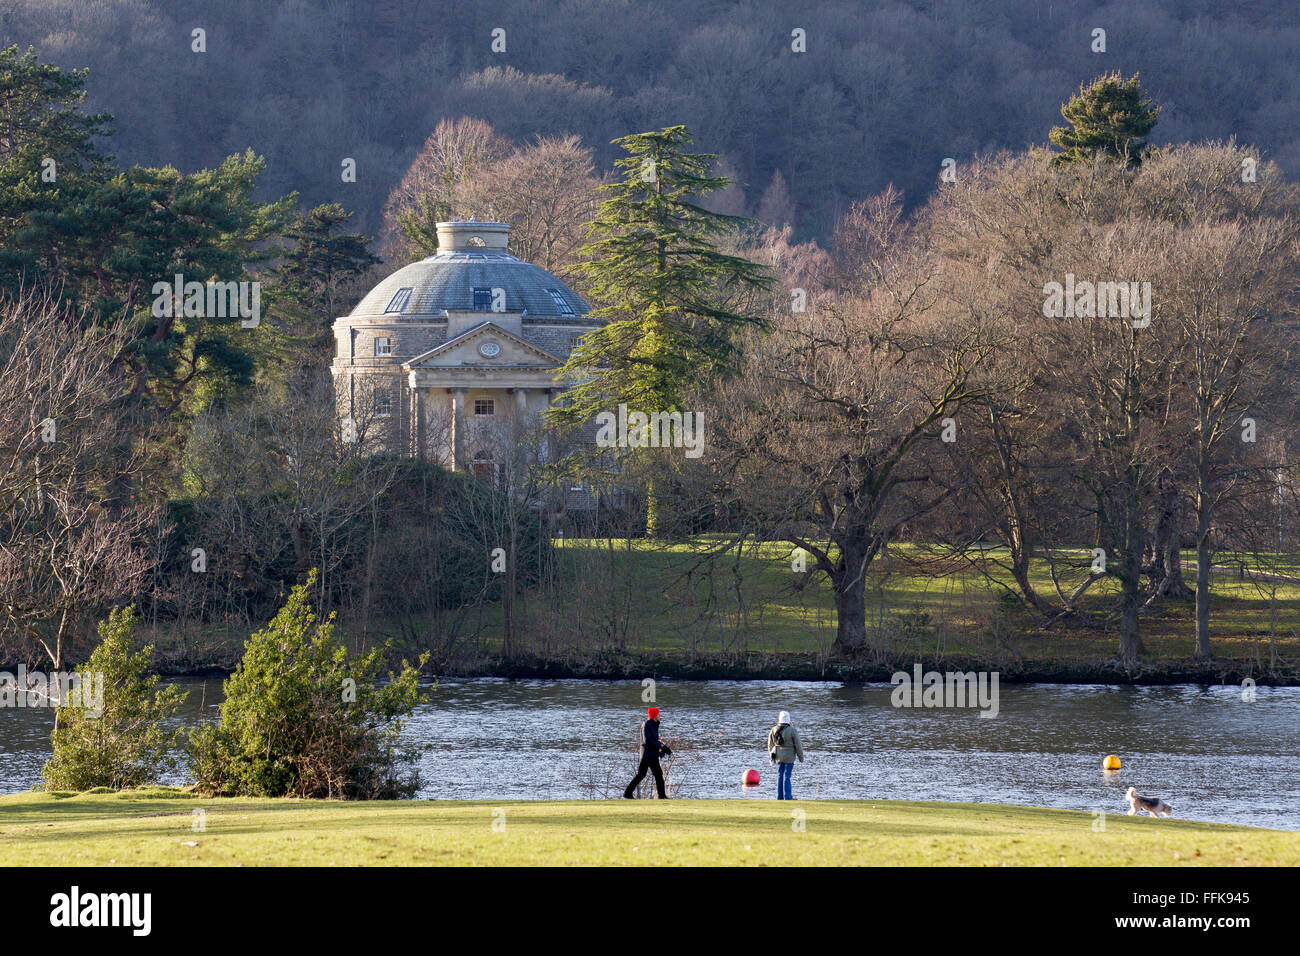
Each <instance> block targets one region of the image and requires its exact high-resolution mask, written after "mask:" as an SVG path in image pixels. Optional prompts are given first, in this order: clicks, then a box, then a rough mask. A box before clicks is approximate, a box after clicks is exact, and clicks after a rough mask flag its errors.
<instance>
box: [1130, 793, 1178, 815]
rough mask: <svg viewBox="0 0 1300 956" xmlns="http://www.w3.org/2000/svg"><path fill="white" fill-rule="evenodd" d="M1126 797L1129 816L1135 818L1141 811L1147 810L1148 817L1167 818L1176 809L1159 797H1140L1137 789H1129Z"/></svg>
mask: <svg viewBox="0 0 1300 956" xmlns="http://www.w3.org/2000/svg"><path fill="white" fill-rule="evenodd" d="M1125 796H1127V797H1128V815H1129V816H1135V815H1136V814H1137V812H1138V811H1139V810H1145V811H1146V812H1147V815H1148V816H1152V817H1167V816H1169V815H1170V813H1172V812H1173V809H1174V808H1173V806H1171V805H1170V804H1168V803H1165V802H1164V801H1163V800H1161V799H1160V798H1159V797H1139V796H1138V792H1137V787H1129V788H1128V793H1127V794H1125Z"/></svg>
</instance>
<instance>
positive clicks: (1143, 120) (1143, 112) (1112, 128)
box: [1048, 72, 1160, 166]
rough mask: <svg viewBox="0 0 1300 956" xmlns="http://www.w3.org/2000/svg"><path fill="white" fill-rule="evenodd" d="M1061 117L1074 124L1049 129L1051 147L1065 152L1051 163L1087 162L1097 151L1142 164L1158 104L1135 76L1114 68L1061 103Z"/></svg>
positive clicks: (1155, 120) (1131, 162) (1158, 110)
mask: <svg viewBox="0 0 1300 956" xmlns="http://www.w3.org/2000/svg"><path fill="white" fill-rule="evenodd" d="M1061 115H1062V116H1064V117H1065V119H1066V120H1068V121H1069V123H1070V125H1071V127H1073V128H1072V129H1066V128H1065V127H1063V126H1054V127H1052V131H1051V132H1050V133H1048V139H1050V140H1051V141H1052V145H1054V146H1057V147H1059V148H1060V149H1062V150H1064V152H1062V153H1061V154H1060V155H1058V156H1057V157H1056V158H1055V159H1053V160H1052V164H1053V165H1055V166H1063V165H1066V164H1068V163H1077V162H1081V161H1082V162H1087V161H1091V160H1092V159H1094V158H1096V157H1097V156H1098V155H1101V156H1108V157H1111V158H1114V159H1120V160H1123V161H1124V162H1125V163H1126V164H1127V165H1129V166H1140V165H1142V154H1143V153H1144V152H1145V151H1146V149H1147V141H1146V137H1147V136H1148V135H1150V133H1151V130H1153V129H1154V128H1155V125H1156V122H1157V117H1158V116H1159V115H1160V107H1158V106H1156V105H1155V104H1153V103H1152V102H1151V98H1150V97H1148V96H1146V95H1145V94H1144V93H1143V92H1142V88H1141V86H1140V85H1139V83H1138V74H1136V73H1134V74H1133V76H1132V77H1131V78H1129V79H1127V80H1125V79H1124V78H1123V77H1122V76H1121V75H1120V74H1119V73H1118V72H1116V73H1108V74H1106V75H1105V76H1101V77H1098V78H1097V79H1095V80H1093V81H1092V82H1091V83H1088V84H1084V85H1081V86H1080V87H1079V94H1078V95H1077V96H1072V97H1070V100H1069V102H1067V103H1066V104H1065V105H1064V106H1062V107H1061Z"/></svg>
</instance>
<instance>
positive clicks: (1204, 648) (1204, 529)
mask: <svg viewBox="0 0 1300 956" xmlns="http://www.w3.org/2000/svg"><path fill="white" fill-rule="evenodd" d="M1208 472H1209V469H1208V468H1206V467H1204V466H1203V465H1202V467H1200V468H1199V469H1197V476H1196V656H1197V657H1198V658H1205V659H1208V658H1210V657H1212V656H1213V655H1212V654H1211V653H1210V567H1211V564H1212V561H1213V556H1212V554H1211V552H1210V490H1209V474H1208Z"/></svg>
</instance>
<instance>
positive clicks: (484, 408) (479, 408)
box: [474, 398, 497, 415]
mask: <svg viewBox="0 0 1300 956" xmlns="http://www.w3.org/2000/svg"><path fill="white" fill-rule="evenodd" d="M496 413H497V403H496V400H495V399H492V398H476V399H474V414H475V415H495V414H496Z"/></svg>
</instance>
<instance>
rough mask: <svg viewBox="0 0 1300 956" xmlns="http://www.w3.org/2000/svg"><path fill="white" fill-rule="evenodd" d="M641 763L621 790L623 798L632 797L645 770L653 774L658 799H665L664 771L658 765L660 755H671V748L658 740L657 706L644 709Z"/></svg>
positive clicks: (666, 795)
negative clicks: (625, 786)
mask: <svg viewBox="0 0 1300 956" xmlns="http://www.w3.org/2000/svg"><path fill="white" fill-rule="evenodd" d="M640 736H641V765H640V766H639V767H637V768H636V776H635V777H633V778H632V782H631V783H629V784H628V785H627V789H626V790H624V791H623V796H624V798H625V799H628V800H631V799H632V791H634V790H635V789H636V788H637V784H639V783H640V782H641V781H642V780H644V779H645V775H646V771H649V772H650V773H653V774H654V775H655V788H656V789H657V790H658V792H659V799H660V800H667V799H668V794H666V793H664V771H663V768H662V767H660V766H659V758H660V757H669V756H672V750H671V749H670V748H669V746H668V745H667V744H665V743H661V742H660V740H659V708H658V707H651V708H650V709H649V710H647V711H646V720H645V723H643V724H642V725H641V735H640Z"/></svg>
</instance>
